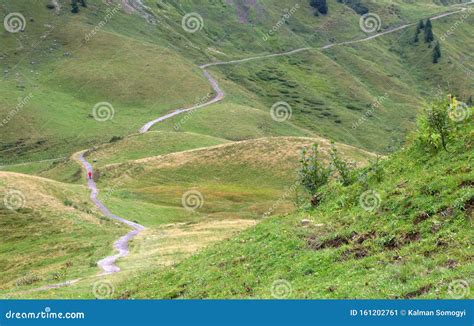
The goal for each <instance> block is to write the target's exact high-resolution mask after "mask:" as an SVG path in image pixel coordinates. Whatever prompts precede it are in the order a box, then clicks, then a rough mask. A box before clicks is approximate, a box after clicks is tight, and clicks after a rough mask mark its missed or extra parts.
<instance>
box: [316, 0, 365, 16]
mask: <svg viewBox="0 0 474 326" xmlns="http://www.w3.org/2000/svg"><path fill="white" fill-rule="evenodd" d="M337 2H339V3H342V4H344V5H346V6H348V7H350V8H351V9H352V10H354V11H355V12H356V13H358V14H359V15H365V14H366V13H368V12H369V9H368V8H367V7H366V6H365V5H364V4H362V3H361V1H360V0H337ZM309 5H310V6H311V7H313V8H314V9H315V10H316V11H315V13H314V14H315V15H319V14H321V15H327V14H328V12H329V9H328V5H327V1H326V0H310V1H309Z"/></svg>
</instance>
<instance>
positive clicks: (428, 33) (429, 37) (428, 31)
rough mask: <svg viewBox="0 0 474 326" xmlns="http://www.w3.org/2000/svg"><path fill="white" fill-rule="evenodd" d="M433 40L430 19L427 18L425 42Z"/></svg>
mask: <svg viewBox="0 0 474 326" xmlns="http://www.w3.org/2000/svg"><path fill="white" fill-rule="evenodd" d="M433 40H434V35H433V26H432V25H431V20H430V19H429V18H428V19H427V20H426V24H425V43H431V42H433Z"/></svg>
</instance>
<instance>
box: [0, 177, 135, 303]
mask: <svg viewBox="0 0 474 326" xmlns="http://www.w3.org/2000/svg"><path fill="white" fill-rule="evenodd" d="M12 190H16V191H20V192H21V196H23V203H24V205H23V207H21V208H19V209H17V210H11V209H9V208H8V207H6V206H5V205H4V201H3V200H2V206H1V207H0V216H1V218H0V224H1V228H0V235H1V239H2V240H1V250H0V265H1V270H2V273H1V275H0V281H1V284H2V285H1V286H0V296H4V295H8V294H13V293H15V292H21V291H25V290H27V289H30V288H37V287H40V286H42V285H45V284H56V283H60V282H63V281H66V280H71V279H75V278H79V277H87V276H91V275H94V274H97V273H98V272H99V271H100V270H99V269H98V267H97V265H96V263H97V261H99V260H100V259H102V258H104V257H106V256H108V255H110V254H111V253H112V252H113V248H112V244H113V242H114V241H115V240H116V239H117V238H118V237H119V236H121V235H123V234H124V233H125V232H126V228H125V227H123V226H122V225H120V224H118V223H115V222H112V221H110V220H109V219H106V218H104V217H102V216H101V214H100V213H99V212H98V211H97V210H96V209H95V207H93V206H92V204H91V203H90V201H89V194H88V191H87V190H86V188H85V187H84V186H78V185H67V184H62V183H57V182H54V181H49V180H47V179H42V178H36V177H30V176H25V175H21V174H12V173H3V172H2V173H1V174H0V191H1V193H2V197H3V196H4V195H5V196H6V194H8V193H9V192H11V191H12ZM5 198H7V197H5ZM17 208H18V207H17Z"/></svg>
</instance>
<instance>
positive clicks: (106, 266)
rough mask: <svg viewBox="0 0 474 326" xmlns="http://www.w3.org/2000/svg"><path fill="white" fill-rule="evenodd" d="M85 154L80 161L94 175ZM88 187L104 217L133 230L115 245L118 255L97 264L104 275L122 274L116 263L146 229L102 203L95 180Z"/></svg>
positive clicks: (88, 182) (79, 155) (80, 156)
mask: <svg viewBox="0 0 474 326" xmlns="http://www.w3.org/2000/svg"><path fill="white" fill-rule="evenodd" d="M84 153H85V152H81V153H79V154H78V160H79V162H81V164H82V166H83V167H84V169H85V170H86V171H87V172H91V173H92V174H93V173H94V169H93V168H92V165H91V164H90V163H89V162H87V160H86V159H85V158H84ZM87 185H88V187H89V189H90V190H91V197H90V198H91V201H92V202H93V203H94V204H95V206H97V208H99V210H100V211H101V212H102V214H104V216H106V217H108V218H111V219H113V220H116V221H118V222H120V223H123V224H126V225H128V226H129V227H130V228H132V231H130V232H128V233H127V234H126V235H124V236H123V237H121V238H120V239H118V240H117V241H115V243H114V249H116V250H117V251H118V253H117V254H116V255H112V256H108V257H105V258H104V259H102V260H100V261H98V262H97V265H98V266H99V267H100V268H101V269H102V271H103V274H104V275H106V274H111V273H117V272H120V268H119V267H118V266H117V265H116V264H115V262H116V261H117V260H118V259H119V258H122V257H125V256H126V255H128V252H129V250H128V242H129V241H130V240H132V239H133V238H134V237H135V236H136V235H137V234H138V233H140V231H142V230H144V229H145V227H144V226H143V225H140V224H138V223H135V222H132V221H129V220H126V219H124V218H121V217H119V216H117V215H115V214H113V213H112V212H111V211H110V210H109V209H108V208H107V207H106V206H105V205H104V203H102V202H101V201H100V200H99V199H98V198H97V195H98V193H99V190H98V189H97V185H96V183H95V181H94V179H87Z"/></svg>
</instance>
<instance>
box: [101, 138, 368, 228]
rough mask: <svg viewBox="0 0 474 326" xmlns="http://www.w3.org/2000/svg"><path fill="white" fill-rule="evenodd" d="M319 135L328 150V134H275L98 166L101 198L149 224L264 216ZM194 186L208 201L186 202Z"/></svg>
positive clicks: (347, 151) (352, 153) (352, 154)
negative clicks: (191, 207)
mask: <svg viewBox="0 0 474 326" xmlns="http://www.w3.org/2000/svg"><path fill="white" fill-rule="evenodd" d="M314 141H317V142H318V143H320V144H321V146H322V148H323V149H324V151H325V153H326V154H327V150H328V147H329V143H328V141H326V140H324V139H315V138H298V137H275V138H261V139H257V140H249V141H243V142H236V143H229V144H223V145H218V146H214V147H208V148H204V149H196V150H191V151H185V152H178V153H172V154H168V155H162V156H157V157H151V158H145V159H142V160H136V161H129V162H126V163H122V164H113V165H108V166H105V167H103V168H100V169H99V170H96V174H97V177H98V178H99V181H98V185H99V186H100V188H101V189H103V191H102V192H101V198H103V199H104V201H105V202H106V203H107V205H108V206H109V207H110V208H111V209H112V210H113V211H114V212H116V213H117V214H118V215H120V216H130V217H131V216H133V218H134V219H136V220H137V221H138V222H139V223H141V224H143V225H145V226H147V225H149V226H153V225H160V224H164V223H171V222H188V221H197V220H201V219H235V218H250V219H258V218H260V216H261V215H262V214H263V213H265V212H266V211H267V210H269V209H270V208H271V207H272V205H273V202H274V201H275V198H279V197H280V196H283V195H284V193H285V191H286V189H288V188H289V187H290V186H291V185H292V184H294V183H295V178H296V168H297V166H298V159H299V155H300V149H301V148H302V147H303V146H308V145H309V144H311V143H312V142H314ZM338 147H339V148H340V150H341V151H342V153H343V155H344V156H345V157H347V158H350V159H352V160H354V161H357V162H358V163H359V164H363V162H366V160H367V157H370V154H368V153H366V152H363V151H360V150H358V149H356V148H353V147H350V146H345V145H338ZM326 154H325V159H327V157H328V156H327V155H326ZM190 190H193V191H198V192H200V193H201V195H202V197H203V205H202V207H201V208H199V209H198V210H196V211H193V212H189V211H188V210H185V209H184V208H183V204H182V196H183V195H184V194H185V193H186V192H187V191H190ZM292 200H293V198H285V200H283V201H282V203H281V205H280V206H279V207H278V209H277V210H276V211H277V212H280V213H283V212H288V211H289V210H291V209H292V206H293V205H292ZM137 203H139V204H137Z"/></svg>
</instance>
